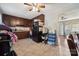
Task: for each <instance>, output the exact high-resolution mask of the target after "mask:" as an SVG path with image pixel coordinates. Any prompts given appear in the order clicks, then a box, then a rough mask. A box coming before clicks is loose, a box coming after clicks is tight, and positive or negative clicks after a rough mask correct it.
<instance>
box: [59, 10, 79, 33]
mask: <svg viewBox="0 0 79 59" xmlns="http://www.w3.org/2000/svg"><path fill="white" fill-rule="evenodd" d="M63 16H64V17H66V19H64V20H68V21H64V24H65V33H66V34H68V33H70V32H72V31H78V30H79V28H78V25H76V23H79V19H78V18H79V9H75V10H71V11H68V12H66V13H64V15H63ZM76 18H77V19H76ZM72 19H73V20H72ZM73 26H75V27H76V28H75V27H73ZM62 29H63V28H61V30H62ZM74 29H75V30H74ZM61 30H60V34H61V33H62V32H61Z"/></svg>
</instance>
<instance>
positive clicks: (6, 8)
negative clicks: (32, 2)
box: [0, 3, 79, 19]
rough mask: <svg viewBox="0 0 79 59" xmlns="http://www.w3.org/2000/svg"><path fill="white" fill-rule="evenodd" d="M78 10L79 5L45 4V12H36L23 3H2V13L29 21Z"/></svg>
mask: <svg viewBox="0 0 79 59" xmlns="http://www.w3.org/2000/svg"><path fill="white" fill-rule="evenodd" d="M78 8H79V4H77V3H70V4H68V3H50V4H48V3H45V9H44V10H43V11H41V12H35V11H28V9H27V6H24V4H23V3H0V11H1V12H2V13H4V14H8V15H13V16H18V17H22V18H28V19H32V18H34V17H36V16H38V15H40V14H46V13H48V12H49V13H52V15H54V16H55V15H59V14H61V13H64V12H65V13H66V12H68V11H71V10H74V9H78Z"/></svg>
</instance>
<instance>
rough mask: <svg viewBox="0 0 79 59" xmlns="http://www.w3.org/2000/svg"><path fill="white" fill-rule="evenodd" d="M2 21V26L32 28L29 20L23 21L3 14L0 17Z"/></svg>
mask: <svg viewBox="0 0 79 59" xmlns="http://www.w3.org/2000/svg"><path fill="white" fill-rule="evenodd" d="M2 21H3V23H4V24H6V25H8V26H10V27H13V26H25V27H31V26H32V20H30V19H24V18H20V17H15V16H10V15H5V14H3V15H2Z"/></svg>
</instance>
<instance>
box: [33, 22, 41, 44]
mask: <svg viewBox="0 0 79 59" xmlns="http://www.w3.org/2000/svg"><path fill="white" fill-rule="evenodd" d="M41 35H42V32H40V31H39V22H38V21H36V22H33V26H32V40H33V41H35V42H37V43H39V42H42V38H41Z"/></svg>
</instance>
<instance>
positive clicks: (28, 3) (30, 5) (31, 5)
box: [24, 3, 32, 6]
mask: <svg viewBox="0 0 79 59" xmlns="http://www.w3.org/2000/svg"><path fill="white" fill-rule="evenodd" d="M24 5H28V6H32V5H31V4H29V3H24Z"/></svg>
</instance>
